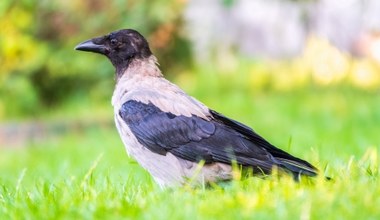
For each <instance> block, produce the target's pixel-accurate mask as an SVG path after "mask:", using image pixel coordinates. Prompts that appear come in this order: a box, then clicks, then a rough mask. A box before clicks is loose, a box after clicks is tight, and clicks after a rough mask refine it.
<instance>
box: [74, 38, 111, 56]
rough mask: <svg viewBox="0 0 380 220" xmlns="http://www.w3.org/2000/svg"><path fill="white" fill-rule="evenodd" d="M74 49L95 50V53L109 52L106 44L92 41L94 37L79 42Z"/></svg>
mask: <svg viewBox="0 0 380 220" xmlns="http://www.w3.org/2000/svg"><path fill="white" fill-rule="evenodd" d="M74 49H75V50H81V51H88V52H93V53H100V54H107V53H108V49H107V48H106V47H105V46H104V45H102V44H95V43H94V42H93V41H92V39H91V40H87V41H84V42H82V43H80V44H78V45H77V46H76V47H75V48H74Z"/></svg>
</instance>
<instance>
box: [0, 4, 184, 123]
mask: <svg viewBox="0 0 380 220" xmlns="http://www.w3.org/2000/svg"><path fill="white" fill-rule="evenodd" d="M183 6H184V1H181V0H171V1H164V0H156V1H148V0H139V1H137V0H130V1H126V0H113V1H108V0H84V1H75V0H56V1H33V0H19V1H12V0H3V1H1V3H0V26H1V27H2V31H1V35H0V57H1V61H0V62H1V64H0V118H2V117H5V116H10V115H20V114H21V115H26V114H34V113H38V112H39V111H40V110H42V109H44V108H46V107H49V106H52V105H57V104H60V103H62V102H64V101H66V100H67V99H68V98H70V97H72V96H74V94H75V95H78V94H79V95H80V94H83V93H86V97H87V96H88V94H89V96H91V97H96V99H97V100H105V99H107V100H108V99H109V95H110V93H111V92H112V87H113V76H112V75H111V74H110V70H111V67H110V64H109V63H108V62H107V61H106V60H104V59H98V57H95V56H88V55H82V54H80V53H76V52H75V51H74V50H73V47H74V46H75V45H76V44H77V43H79V42H80V41H82V40H85V39H88V38H91V37H94V36H97V35H103V34H106V33H108V32H110V31H113V30H117V29H122V28H134V29H137V30H139V31H140V32H141V33H142V34H144V35H145V36H147V37H148V39H149V41H150V42H151V46H152V49H153V50H154V52H155V53H156V54H157V56H158V57H159V58H160V57H161V56H162V55H164V56H165V59H160V60H161V63H163V67H166V68H167V71H168V72H174V70H175V69H176V68H178V67H180V66H182V65H186V64H187V63H186V62H188V60H189V58H190V54H189V49H188V48H189V46H188V44H187V41H186V40H184V39H183V38H182V37H181V34H180V31H179V30H180V28H179V27H180V26H181V12H182V8H183ZM170 57H176V62H172V60H171V58H170ZM177 58H182V60H179V62H178V59H177ZM170 70H173V71H170Z"/></svg>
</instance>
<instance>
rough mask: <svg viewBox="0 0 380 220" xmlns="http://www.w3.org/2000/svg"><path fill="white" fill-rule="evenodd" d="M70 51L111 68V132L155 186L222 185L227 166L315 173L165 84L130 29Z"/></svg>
mask: <svg viewBox="0 0 380 220" xmlns="http://www.w3.org/2000/svg"><path fill="white" fill-rule="evenodd" d="M75 49H76V50H81V51H89V52H94V53H98V54H102V55H105V56H106V57H107V58H108V59H109V60H110V61H111V63H112V64H113V66H114V67H115V69H116V87H115V91H114V93H113V96H112V105H113V107H114V116H115V123H116V127H117V130H118V132H119V134H120V137H121V139H122V141H123V143H124V145H125V148H126V150H127V152H128V154H129V155H130V156H132V157H133V158H134V159H135V160H137V162H138V163H139V164H140V165H141V166H142V167H143V168H145V169H146V170H147V171H148V172H149V173H150V174H151V175H152V176H153V178H154V180H155V181H156V182H157V183H158V184H159V185H161V186H162V187H166V186H178V185H183V184H185V183H186V182H187V180H188V179H192V181H194V180H196V182H197V183H210V182H217V181H225V180H230V179H232V178H233V177H232V171H233V169H232V167H233V166H232V164H234V163H236V164H237V165H238V166H239V167H241V168H242V169H245V170H249V171H252V172H253V174H257V175H263V174H264V175H266V174H270V173H271V171H272V170H273V169H274V168H276V169H277V170H280V171H285V172H287V173H290V174H292V175H293V176H294V178H295V179H296V180H297V179H298V178H299V176H300V175H306V176H316V175H317V172H318V171H317V169H316V168H315V167H314V166H313V165H311V164H310V163H308V162H306V161H304V160H302V159H299V158H297V157H294V156H292V155H290V154H288V153H286V152H285V151H283V150H281V149H278V148H276V147H275V146H273V145H272V144H270V143H269V142H268V141H266V140H265V139H264V138H262V137H261V136H260V135H258V134H257V133H256V132H255V131H253V130H252V129H251V128H249V127H248V126H246V125H244V124H242V123H240V122H238V121H235V120H233V119H230V118H227V117H226V116H224V115H222V114H220V113H218V112H216V111H214V110H211V109H209V108H208V107H207V106H205V105H204V104H203V103H201V102H200V101H198V100H196V99H195V98H193V97H191V96H189V95H187V94H186V93H185V92H184V91H183V90H181V89H180V88H179V87H178V86H176V85H174V84H173V83H171V82H169V81H168V80H166V79H165V78H164V77H163V75H162V73H161V71H160V69H159V68H158V65H157V59H156V57H155V56H154V55H153V54H152V52H151V50H150V48H149V45H148V42H147V40H146V39H145V38H144V37H143V36H142V35H141V34H140V33H138V32H137V31H135V30H132V29H123V30H119V31H115V32H112V33H110V34H107V35H105V36H101V37H97V38H93V39H90V40H87V41H85V42H83V43H80V44H79V45H77V46H76V47H75ZM200 162H202V163H200ZM200 164H203V165H202V166H199V165H200Z"/></svg>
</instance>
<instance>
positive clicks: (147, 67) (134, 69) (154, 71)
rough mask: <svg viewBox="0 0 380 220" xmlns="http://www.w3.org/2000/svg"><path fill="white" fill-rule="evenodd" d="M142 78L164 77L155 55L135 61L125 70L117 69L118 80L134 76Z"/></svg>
mask: <svg viewBox="0 0 380 220" xmlns="http://www.w3.org/2000/svg"><path fill="white" fill-rule="evenodd" d="M136 75H138V76H140V77H146V76H151V77H163V75H162V73H161V70H160V69H159V68H158V63H157V58H156V57H155V56H154V55H151V56H149V57H148V58H139V59H133V60H131V61H130V63H129V64H128V67H127V68H125V69H118V68H116V80H117V82H118V81H120V79H121V78H126V79H130V78H133V77H134V76H136Z"/></svg>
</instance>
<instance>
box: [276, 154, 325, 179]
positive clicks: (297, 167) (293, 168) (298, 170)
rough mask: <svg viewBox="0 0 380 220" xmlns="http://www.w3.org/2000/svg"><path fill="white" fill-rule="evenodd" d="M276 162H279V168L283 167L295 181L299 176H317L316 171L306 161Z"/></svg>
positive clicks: (281, 159)
mask: <svg viewBox="0 0 380 220" xmlns="http://www.w3.org/2000/svg"><path fill="white" fill-rule="evenodd" d="M276 160H277V161H279V162H280V164H279V166H280V167H283V168H285V169H287V170H289V171H290V172H292V174H293V176H294V178H295V179H298V178H299V176H300V175H306V176H316V175H318V169H317V168H315V167H314V166H313V165H311V164H310V163H308V162H306V161H303V160H300V159H299V160H297V161H295V160H290V159H286V158H276Z"/></svg>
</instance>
